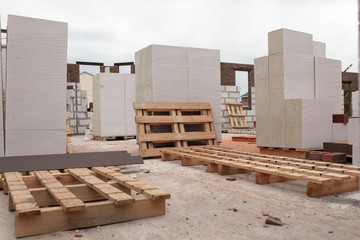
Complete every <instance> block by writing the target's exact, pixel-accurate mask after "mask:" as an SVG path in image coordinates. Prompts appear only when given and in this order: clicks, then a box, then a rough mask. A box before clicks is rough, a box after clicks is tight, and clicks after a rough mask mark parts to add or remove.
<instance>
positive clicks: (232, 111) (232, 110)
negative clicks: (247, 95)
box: [226, 103, 249, 129]
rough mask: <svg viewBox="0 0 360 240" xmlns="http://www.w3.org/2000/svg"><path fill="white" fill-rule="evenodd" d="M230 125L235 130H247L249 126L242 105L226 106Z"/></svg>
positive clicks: (231, 104)
mask: <svg viewBox="0 0 360 240" xmlns="http://www.w3.org/2000/svg"><path fill="white" fill-rule="evenodd" d="M226 107H227V110H228V113H229V118H230V123H231V126H232V128H234V129H246V128H249V126H248V125H247V123H246V119H245V117H246V114H245V113H244V110H243V108H242V103H227V104H226Z"/></svg>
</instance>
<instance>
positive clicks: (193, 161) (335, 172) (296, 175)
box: [161, 146, 360, 197]
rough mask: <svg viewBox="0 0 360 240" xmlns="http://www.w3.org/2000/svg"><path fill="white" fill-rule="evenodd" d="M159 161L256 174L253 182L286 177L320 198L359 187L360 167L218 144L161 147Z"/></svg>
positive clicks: (262, 182)
mask: <svg viewBox="0 0 360 240" xmlns="http://www.w3.org/2000/svg"><path fill="white" fill-rule="evenodd" d="M161 152H162V160H174V159H180V158H181V164H182V165H183V166H191V165H198V164H204V163H206V164H207V171H208V172H218V173H219V174H235V173H243V172H245V171H253V172H255V173H256V183H257V184H269V183H275V182H283V181H289V180H302V181H306V182H307V195H308V196H310V197H320V196H326V195H330V194H337V193H343V192H348V191H354V190H358V189H359V175H360V167H358V166H352V165H344V164H334V163H333V164H332V163H326V162H317V161H311V160H304V159H296V158H287V157H277V156H271V155H265V154H256V153H246V152H240V151H236V150H227V149H221V148H218V147H211V146H210V147H202V148H194V147H193V148H188V149H186V148H183V149H173V150H161Z"/></svg>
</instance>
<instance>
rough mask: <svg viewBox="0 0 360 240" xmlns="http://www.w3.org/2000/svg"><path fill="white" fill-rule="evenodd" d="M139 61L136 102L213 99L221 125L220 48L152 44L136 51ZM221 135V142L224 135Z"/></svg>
mask: <svg viewBox="0 0 360 240" xmlns="http://www.w3.org/2000/svg"><path fill="white" fill-rule="evenodd" d="M135 64H136V68H137V70H136V101H142V102H209V103H210V104H211V107H212V113H213V119H214V124H217V125H216V126H220V123H221V119H220V118H221V110H220V102H221V93H220V89H221V88H220V52H219V51H218V50H212V49H200V48H186V47H173V46H163V45H150V46H148V47H146V48H144V49H141V50H140V51H138V52H136V53H135ZM225 88H227V86H226V87H225ZM234 91H236V87H235V86H234ZM234 102H236V99H234ZM220 131H221V129H217V132H220ZM217 138H218V140H219V141H221V135H218V136H217Z"/></svg>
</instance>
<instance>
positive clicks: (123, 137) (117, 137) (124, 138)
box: [94, 135, 136, 141]
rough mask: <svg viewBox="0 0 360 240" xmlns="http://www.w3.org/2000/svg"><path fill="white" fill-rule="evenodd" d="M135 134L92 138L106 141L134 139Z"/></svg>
mask: <svg viewBox="0 0 360 240" xmlns="http://www.w3.org/2000/svg"><path fill="white" fill-rule="evenodd" d="M135 138H136V135H121V136H94V140H97V141H107V140H128V139H135Z"/></svg>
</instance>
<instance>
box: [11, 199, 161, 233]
mask: <svg viewBox="0 0 360 240" xmlns="http://www.w3.org/2000/svg"><path fill="white" fill-rule="evenodd" d="M164 214H165V199H156V200H148V199H146V198H139V199H136V200H135V202H134V203H133V204H130V205H125V206H120V207H117V206H115V205H114V204H113V203H112V202H110V201H101V202H91V203H87V206H86V208H85V209H84V211H81V212H74V213H71V215H69V214H67V213H65V212H64V211H63V210H62V208H61V207H52V208H46V209H44V210H43V211H42V214H41V215H39V216H35V217H28V216H26V217H18V216H17V217H16V219H15V236H16V237H25V236H32V235H38V234H43V233H51V232H56V231H66V230H72V229H79V228H87V227H92V226H100V225H104V224H111V223H118V222H125V221H131V220H136V219H142V218H147V217H155V216H160V215H164Z"/></svg>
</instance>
